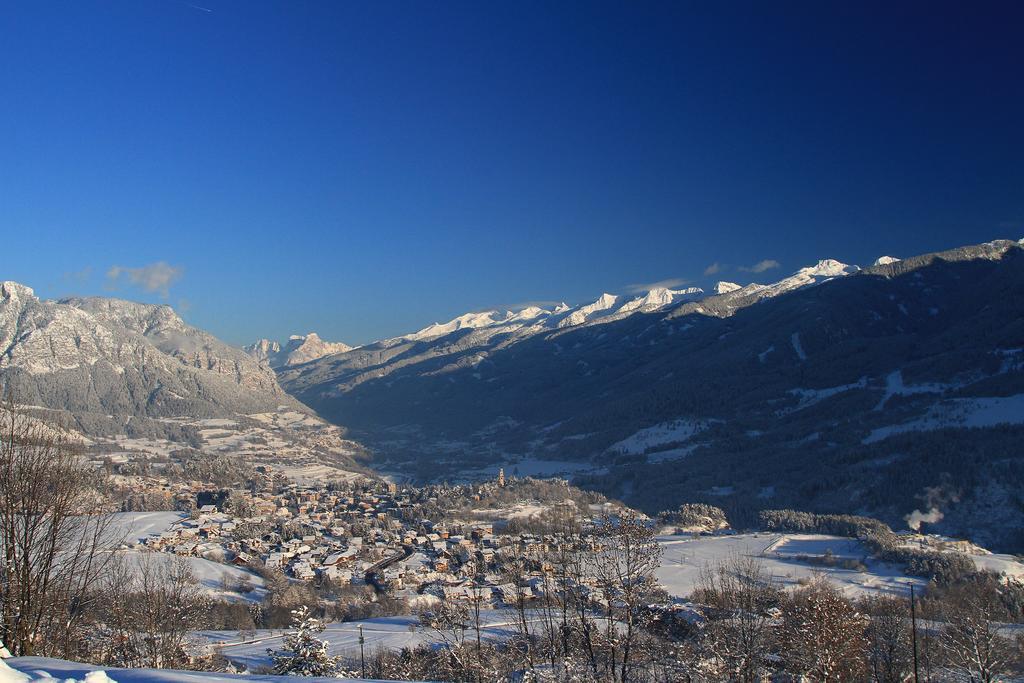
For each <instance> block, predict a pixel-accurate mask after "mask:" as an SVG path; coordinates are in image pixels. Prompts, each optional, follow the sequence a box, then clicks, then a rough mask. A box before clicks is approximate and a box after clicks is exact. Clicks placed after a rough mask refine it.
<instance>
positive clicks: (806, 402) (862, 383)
mask: <svg viewBox="0 0 1024 683" xmlns="http://www.w3.org/2000/svg"><path fill="white" fill-rule="evenodd" d="M867 385H868V378H867V377H861V378H860V379H859V380H857V381H856V382H853V383H851V384H842V385H840V386H838V387H828V388H827V389H790V390H789V393H791V394H793V395H794V396H796V397H797V398H799V399H800V402H799V403H797V405H796V407H795V408H790V409H788V410H787V411H782V412H796V411H797V410H803V409H804V408H809V407H810V406H813V405H814V404H816V403H820V402H821V401H824V400H825V399H827V398H831V397H833V396H835V395H836V394H841V393H843V392H844V391H850V390H852V389H863V388H864V387H866V386H867Z"/></svg>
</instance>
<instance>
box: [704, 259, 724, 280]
mask: <svg viewBox="0 0 1024 683" xmlns="http://www.w3.org/2000/svg"><path fill="white" fill-rule="evenodd" d="M721 270H722V264H721V263H719V262H718V261H715V262H714V263H712V264H711V265H710V266H708V267H707V268H705V269H704V277H709V276H711V275H718V273H719V272H721Z"/></svg>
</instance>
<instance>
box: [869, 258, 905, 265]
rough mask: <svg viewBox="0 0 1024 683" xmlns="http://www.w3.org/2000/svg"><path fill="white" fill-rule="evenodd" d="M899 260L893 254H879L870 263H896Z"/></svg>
mask: <svg viewBox="0 0 1024 683" xmlns="http://www.w3.org/2000/svg"><path fill="white" fill-rule="evenodd" d="M899 260H900V259H898V258H896V257H895V256H879V257H878V258H876V259H875V262H874V263H873V264H872V265H875V266H888V265H890V264H892V263H898V262H899Z"/></svg>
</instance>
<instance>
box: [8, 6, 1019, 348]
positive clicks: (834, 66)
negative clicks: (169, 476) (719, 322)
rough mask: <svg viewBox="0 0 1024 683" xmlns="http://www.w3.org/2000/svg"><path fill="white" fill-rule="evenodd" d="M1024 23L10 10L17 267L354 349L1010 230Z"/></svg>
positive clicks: (559, 12) (963, 12)
mask: <svg viewBox="0 0 1024 683" xmlns="http://www.w3.org/2000/svg"><path fill="white" fill-rule="evenodd" d="M1022 19H1024V5H1022V4H1021V3H1015V2H1006V3H995V4H990V3H954V4H945V3H935V2H927V3H925V2H908V3H875V4H873V3H835V2H826V3H821V2H814V3H797V2H783V3H777V2H773V3H769V2H761V3H756V4H748V3H745V2H727V3H717V2H701V3H680V2H673V3H665V4H661V3H642V2H620V3H600V2H584V3H580V4H573V3H552V2H539V3H529V2H509V3H503V4H499V3H490V2H485V3H480V2H467V3H454V2H444V1H442V2H412V1H410V2H396V3H389V2H342V1H340V0H339V1H337V2H335V1H331V2H326V1H325V2H311V1H308V2H307V1H302V2H294V1H287V2H286V1H284V0H282V1H281V2H255V1H253V0H244V1H238V2H228V1H226V0H194V2H190V1H186V0H180V1H179V0H127V1H124V2H117V1H114V0H102V1H96V2H88V1H87V0H73V1H69V2H62V3H56V2H47V1H45V0H32V1H30V2H8V3H4V4H3V5H0V36H2V38H0V234H2V236H3V241H2V245H0V279H14V280H18V281H21V282H24V283H26V284H29V285H31V286H33V287H35V288H36V290H37V292H38V293H39V294H41V295H43V296H46V297H55V296H62V295H67V294H72V293H75V294H109V293H110V291H111V290H110V287H111V278H109V277H108V272H109V271H110V269H111V268H112V267H118V268H119V269H120V270H117V271H116V274H117V275H118V277H116V278H115V279H114V282H115V286H116V287H117V290H116V291H117V292H118V294H119V295H121V296H125V297H128V298H135V299H142V300H147V301H167V302H168V303H171V304H172V305H175V306H179V305H181V306H182V307H183V308H186V309H187V310H186V311H185V317H186V319H188V320H189V321H190V322H192V323H194V324H197V325H199V326H201V327H204V328H207V329H209V330H211V331H213V332H214V333H215V334H218V335H220V336H221V337H223V338H224V339H226V340H228V341H231V342H235V343H243V342H246V341H249V340H250V339H252V338H255V337H257V336H270V337H276V338H280V337H283V336H286V335H287V334H289V333H292V332H305V331H308V330H316V331H318V332H320V333H321V335H322V336H324V337H326V338H331V339H340V340H345V341H347V342H350V343H359V342H366V341H368V340H371V339H375V338H380V337H384V336H389V335H393V334H397V333H401V332H406V331H410V330H412V329H416V328H419V327H422V326H424V325H427V324H429V323H430V322H433V321H435V320H445V319H448V318H451V317H453V316H454V315H457V314H459V313H462V312H464V311H467V310H478V309H482V308H486V307H490V306H497V305H507V304H515V303H519V302H524V301H549V300H562V299H564V300H567V301H569V302H581V301H584V300H587V299H592V298H596V297H597V296H598V295H599V294H601V292H602V291H605V290H609V291H613V292H616V291H617V292H621V291H624V290H625V289H626V288H627V287H628V286H629V285H632V284H638V283H647V282H654V281H660V280H666V279H686V280H692V281H694V282H695V283H696V284H700V285H706V284H709V283H713V282H714V281H715V279H726V280H736V281H740V282H746V281H750V280H751V279H760V280H767V279H770V278H772V277H774V276H777V275H780V274H782V273H785V272H788V271H792V270H795V269H796V268H798V267H800V266H802V265H805V264H807V263H809V262H814V261H816V260H817V259H819V258H825V257H832V258H837V259H840V260H843V261H846V262H852V263H861V264H863V263H865V262H870V261H871V260H873V259H874V258H875V257H876V256H878V255H880V254H883V253H891V254H895V255H907V254H912V253H920V252H925V251H931V250H935V249H939V248H945V247H951V246H956V245H960V244H965V243H973V242H979V241H985V240H989V239H993V238H997V237H1009V238H1019V237H1022V236H1024V165H1022V162H1024V154H1022V152H1024V123H1022V122H1024V79H1022V77H1021V74H1022V73H1024V52H1022V49H1021V33H1020V31H1021V26H1022V23H1024V22H1022ZM766 259H771V260H775V261H778V262H779V263H780V266H779V268H778V269H777V270H772V271H768V272H765V273H762V274H760V275H756V276H755V275H753V274H750V273H747V272H742V271H739V270H738V267H740V266H750V265H752V264H754V263H757V262H759V261H763V260H766ZM161 262H163V263H166V264H168V267H167V268H164V269H162V270H161V269H160V268H156V269H154V268H152V267H151V266H152V264H154V263H161ZM716 262H717V263H719V264H720V266H721V270H720V272H719V273H718V274H717V275H715V276H705V275H704V271H705V269H706V268H707V267H708V266H709V265H710V264H712V263H716ZM131 269H135V270H131ZM165 285H166V287H165Z"/></svg>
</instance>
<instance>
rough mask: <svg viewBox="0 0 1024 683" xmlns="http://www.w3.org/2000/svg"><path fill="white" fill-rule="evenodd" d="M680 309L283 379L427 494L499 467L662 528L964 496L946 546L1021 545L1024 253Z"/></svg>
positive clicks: (909, 267) (432, 337)
mask: <svg viewBox="0 0 1024 683" xmlns="http://www.w3.org/2000/svg"><path fill="white" fill-rule="evenodd" d="M671 297H672V299H671V302H668V297H667V296H666V295H665V294H664V293H661V292H653V293H650V294H648V295H644V296H640V297H633V298H629V297H621V296H616V295H614V294H606V295H603V296H601V297H599V298H598V299H597V300H596V301H594V302H593V303H588V304H585V305H582V306H577V307H570V308H568V309H565V310H561V311H560V312H558V313H556V312H555V311H554V310H552V311H547V310H544V309H539V310H531V311H529V312H528V313H526V314H525V315H523V316H522V318H521V319H518V320H512V317H513V315H514V314H507V313H495V312H489V313H485V314H474V315H473V317H470V318H459V319H456V321H460V322H455V321H453V323H448V324H443V325H438V326H432V328H428V329H431V330H432V331H431V333H429V334H420V333H417V334H416V335H410V336H407V337H399V338H395V339H391V340H385V341H382V342H377V343H375V344H369V345H367V346H365V347H362V348H360V349H356V350H354V351H350V352H348V353H343V354H336V355H334V356H328V357H325V358H322V359H320V360H318V361H314V362H312V363H308V364H306V365H304V366H302V367H301V368H291V369H283V370H282V371H281V373H280V376H279V378H280V381H281V382H282V385H283V386H284V387H285V388H286V389H287V390H288V391H290V392H292V393H293V395H295V396H296V397H298V398H300V399H301V400H302V401H303V402H305V403H307V404H308V405H310V406H312V407H314V408H315V409H316V410H317V411H319V412H320V414H321V415H324V416H325V417H327V418H328V419H331V420H333V421H335V422H336V423H338V424H344V425H346V426H348V427H349V428H351V429H352V431H353V433H354V434H356V435H358V436H359V437H361V440H362V441H363V442H364V443H367V445H369V446H370V447H372V448H374V449H375V452H376V456H375V457H376V458H378V459H379V461H380V462H382V463H383V464H384V466H386V467H387V468H389V469H391V470H399V471H402V472H404V473H405V474H407V475H410V476H413V477H420V478H447V477H453V476H459V475H460V474H462V473H465V472H466V471H467V470H475V469H476V468H488V467H493V468H494V469H495V470H496V468H497V466H498V465H499V464H500V465H503V466H504V467H505V469H506V472H511V471H514V470H515V468H517V467H518V468H522V471H523V472H528V471H534V470H536V471H546V472H550V471H562V472H570V473H575V476H576V479H577V482H578V483H580V484H583V485H586V486H590V487H594V488H598V489H600V490H602V491H604V492H606V493H608V494H611V495H613V496H616V497H621V498H624V499H626V500H627V501H628V502H632V503H634V504H637V505H640V506H642V507H645V508H646V509H648V510H649V511H657V510H659V509H664V508H668V507H672V506H673V505H677V504H678V503H679V502H682V501H684V500H689V501H694V500H696V501H705V502H714V503H715V504H718V505H723V506H725V507H727V508H729V509H730V511H731V512H734V513H736V514H738V515H740V516H741V518H742V515H743V514H751V511H752V510H756V509H757V508H758V507H785V506H791V505H792V506H799V507H801V508H804V509H807V508H811V509H818V510H822V511H825V510H830V511H847V512H848V511H850V510H853V509H858V510H863V511H865V512H869V513H872V514H878V515H882V516H884V517H886V516H887V517H888V518H889V519H891V520H893V521H894V523H898V522H899V521H900V520H901V519H902V516H903V515H905V514H907V513H909V512H910V511H911V510H912V509H913V508H914V507H915V506H917V505H918V504H920V502H921V500H923V498H917V497H915V496H921V497H925V496H928V495H930V494H929V493H928V491H931V490H933V489H937V488H941V487H943V486H947V484H948V482H952V484H948V485H950V486H954V488H956V489H957V490H956V491H954V492H953V493H952V494H950V496H948V499H949V500H952V499H953V498H956V499H957V500H959V501H960V502H959V503H957V504H956V505H953V506H951V507H950V508H949V509H948V510H944V513H945V514H946V521H944V522H943V524H944V525H945V526H944V527H940V528H941V529H944V530H946V531H947V532H949V533H956V531H957V529H958V525H963V526H964V528H967V527H974V529H975V530H976V533H974V536H975V537H982V536H984V538H982V540H984V541H986V542H989V543H990V544H991V545H994V546H997V547H1004V548H1011V547H1012V548H1018V549H1020V548H1024V538H1020V539H1017V540H1014V538H1012V534H1010V533H1009V532H1008V531H1006V530H1007V529H1013V528H1018V527H1021V526H1024V513H1020V512H1019V510H1020V509H1021V508H1020V504H1021V503H1024V501H1021V500H1020V493H1019V492H1020V491H1021V490H1024V481H1018V478H1015V477H1017V475H1009V474H1006V473H1005V472H1003V470H999V471H1000V472H1003V474H997V473H996V469H998V467H1003V466H1002V465H997V464H996V463H997V461H998V458H1004V459H1005V458H1009V459H1010V460H1012V461H1013V462H1016V463H1018V465H1014V467H1018V466H1024V463H1021V462H1020V459H1021V458H1024V454H1021V453H1020V451H1019V448H1016V447H1015V446H1013V444H1014V443H1018V442H1019V441H1020V440H1024V353H1022V352H1021V349H1024V249H1022V245H1021V244H1020V243H1018V242H1016V241H997V242H992V243H988V244H981V245H974V246H969V247H962V248H959V249H953V250H949V251H946V252H941V253H936V254H925V255H922V256H917V257H913V258H904V259H902V260H895V259H884V260H880V261H879V262H878V263H877V264H876V265H872V266H869V267H867V268H864V269H859V268H857V267H856V266H851V265H846V264H843V263H840V262H838V261H834V260H823V261H820V262H818V263H816V264H814V265H811V266H808V267H806V268H801V269H800V270H798V271H796V272H795V273H793V274H791V275H789V276H787V277H785V278H782V279H781V280H779V281H777V282H772V283H767V284H760V283H751V284H747V285H744V286H736V285H732V284H723V285H720V286H717V287H716V288H715V290H714V293H712V294H708V295H706V296H703V295H702V294H698V293H695V292H688V293H687V294H686V295H685V296H683V297H680V298H679V299H677V298H676V295H675V294H672V295H671ZM638 299H639V300H640V302H638ZM641 302H642V303H641ZM1004 423H1008V424H1004ZM968 428H974V430H973V431H972V430H970V429H968ZM939 429H942V430H945V431H943V432H941V436H934V437H932V436H928V435H930V434H932V433H933V432H934V430H939ZM978 429H980V430H982V431H980V432H978V431H977V430H978ZM959 454H965V455H964V459H963V461H961V460H960V459H959ZM1010 460H1007V461H1006V462H1009V461H1010ZM553 467H554V468H555V469H554V470H552V468H553ZM993 468H996V469H993ZM487 471H489V470H487ZM1014 471H1015V472H1016V471H1017V470H1014ZM1007 472H1008V471H1007ZM1015 501H1016V502H1015ZM1015 510H1016V511H1017V512H1014V511H1015ZM979 519H980V520H982V521H981V522H979ZM995 520H999V521H998V522H997V521H995ZM982 528H984V529H985V530H986V531H984V532H977V529H982ZM986 534H987V536H986Z"/></svg>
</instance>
